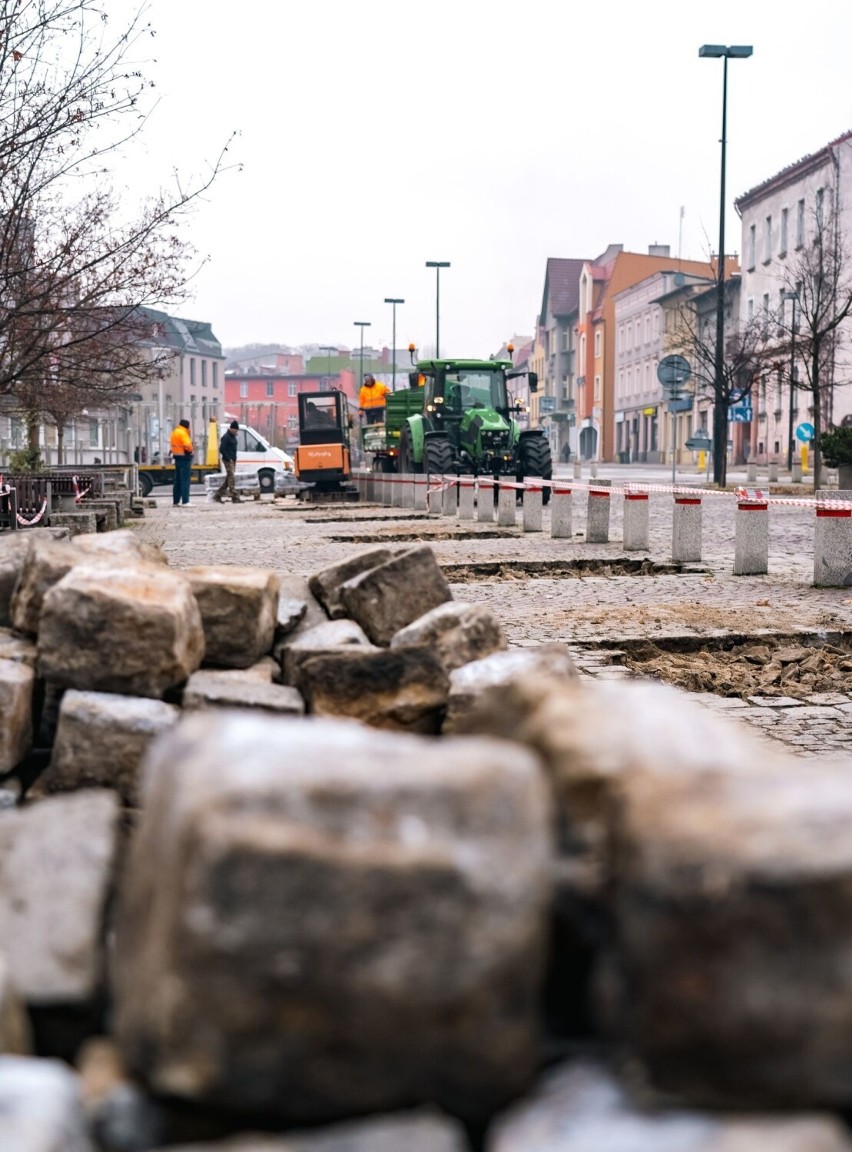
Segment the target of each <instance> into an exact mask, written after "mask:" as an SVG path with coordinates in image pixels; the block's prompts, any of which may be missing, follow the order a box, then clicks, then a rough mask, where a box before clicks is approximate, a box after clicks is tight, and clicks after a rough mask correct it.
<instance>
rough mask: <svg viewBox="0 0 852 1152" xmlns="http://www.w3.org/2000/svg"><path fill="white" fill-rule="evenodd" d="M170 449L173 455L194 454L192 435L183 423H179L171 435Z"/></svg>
mask: <svg viewBox="0 0 852 1152" xmlns="http://www.w3.org/2000/svg"><path fill="white" fill-rule="evenodd" d="M169 451H170V452H171V454H172V456H191V455H192V437H191V436H190V435H189V433H188V432H187V430H186V429H185V428H184V426H183V425H182V424H178V426H177V428H175V430H174V432H172V434H171V436H170V437H169Z"/></svg>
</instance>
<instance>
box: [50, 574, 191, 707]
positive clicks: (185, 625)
mask: <svg viewBox="0 0 852 1152" xmlns="http://www.w3.org/2000/svg"><path fill="white" fill-rule="evenodd" d="M38 653H39V656H38V660H39V663H38V667H39V674H40V675H41V676H43V677H44V679H45V680H50V681H52V682H53V683H55V684H58V685H60V686H62V687H69V688H79V689H80V690H81V691H86V690H88V691H92V692H118V693H120V694H122V695H128V696H153V697H161V696H163V695H164V693H165V692H167V691H168V690H169V689H170V688H174V687H176V686H177V685H179V684H182V683H184V682H185V681H186V680H187V679H188V678H189V676H190V675H191V674H192V673H193V672H195V671H196V669H197V668H198V667H199V666H200V664H201V660H202V657H203V655H204V631H203V628H202V624H201V613H200V612H199V609H198V603H197V601H196V599H195V596H194V595H193V593H192V586H191V584H190V583H189V581H188V580H187V579H186V578H185V577H184V576H183V575H181V574H180V573H178V572H173V571H171V570H170V569H168V568H165V567H163V566H162V565H156V564H139V565H137V566H136V567H134V568H127V567H125V566H119V565H118V564H116V565H115V566H112V565H110V564H109V563H108V562H107V561H105V560H100V561H99V562H98V565H97V567H90V566H89V564H78V565H76V566H75V568H74V569H73V570H72V571H71V572H69V573H68V575H67V576H64V577H63V578H62V579H61V580H60V581H59V583H58V584H55V585H54V586H53V587H52V588H51V589H50V590H49V591H48V592H47V594H46V595H45V597H44V603H43V606H42V612H41V620H40V624H39V640H38Z"/></svg>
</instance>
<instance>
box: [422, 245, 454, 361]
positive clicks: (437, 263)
mask: <svg viewBox="0 0 852 1152" xmlns="http://www.w3.org/2000/svg"><path fill="white" fill-rule="evenodd" d="M426 267H427V268H434V269H435V359H436V360H440V359H441V269H442V268H449V267H450V262H449V260H427V261H426Z"/></svg>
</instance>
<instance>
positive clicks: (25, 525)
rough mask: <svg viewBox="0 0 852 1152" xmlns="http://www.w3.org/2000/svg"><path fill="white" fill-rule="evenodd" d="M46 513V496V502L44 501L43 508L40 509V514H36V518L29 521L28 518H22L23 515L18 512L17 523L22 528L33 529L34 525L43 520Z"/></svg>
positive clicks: (45, 499)
mask: <svg viewBox="0 0 852 1152" xmlns="http://www.w3.org/2000/svg"><path fill="white" fill-rule="evenodd" d="M46 511H47V497H46V496H45V498H44V500H43V501H42V504H41V508H39V510H38V512H36V514H35V516H33V517H32V518H31V519H29V520H28V519H27V518H26V516H22V515H21V513H20V512H18V513H16V517H17V521H18V523H19V524H20V525H21V527H22V528H32V526H33V524H38V522H39V520H41V518H42V516H44V514H45V512H46Z"/></svg>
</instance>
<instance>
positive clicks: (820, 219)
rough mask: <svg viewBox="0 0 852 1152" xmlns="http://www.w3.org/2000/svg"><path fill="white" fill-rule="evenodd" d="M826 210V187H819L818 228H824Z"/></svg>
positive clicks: (817, 196) (817, 205) (817, 198)
mask: <svg viewBox="0 0 852 1152" xmlns="http://www.w3.org/2000/svg"><path fill="white" fill-rule="evenodd" d="M824 211H825V189H824V188H817V194H816V222H817V228H822V224H823V213H824Z"/></svg>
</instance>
